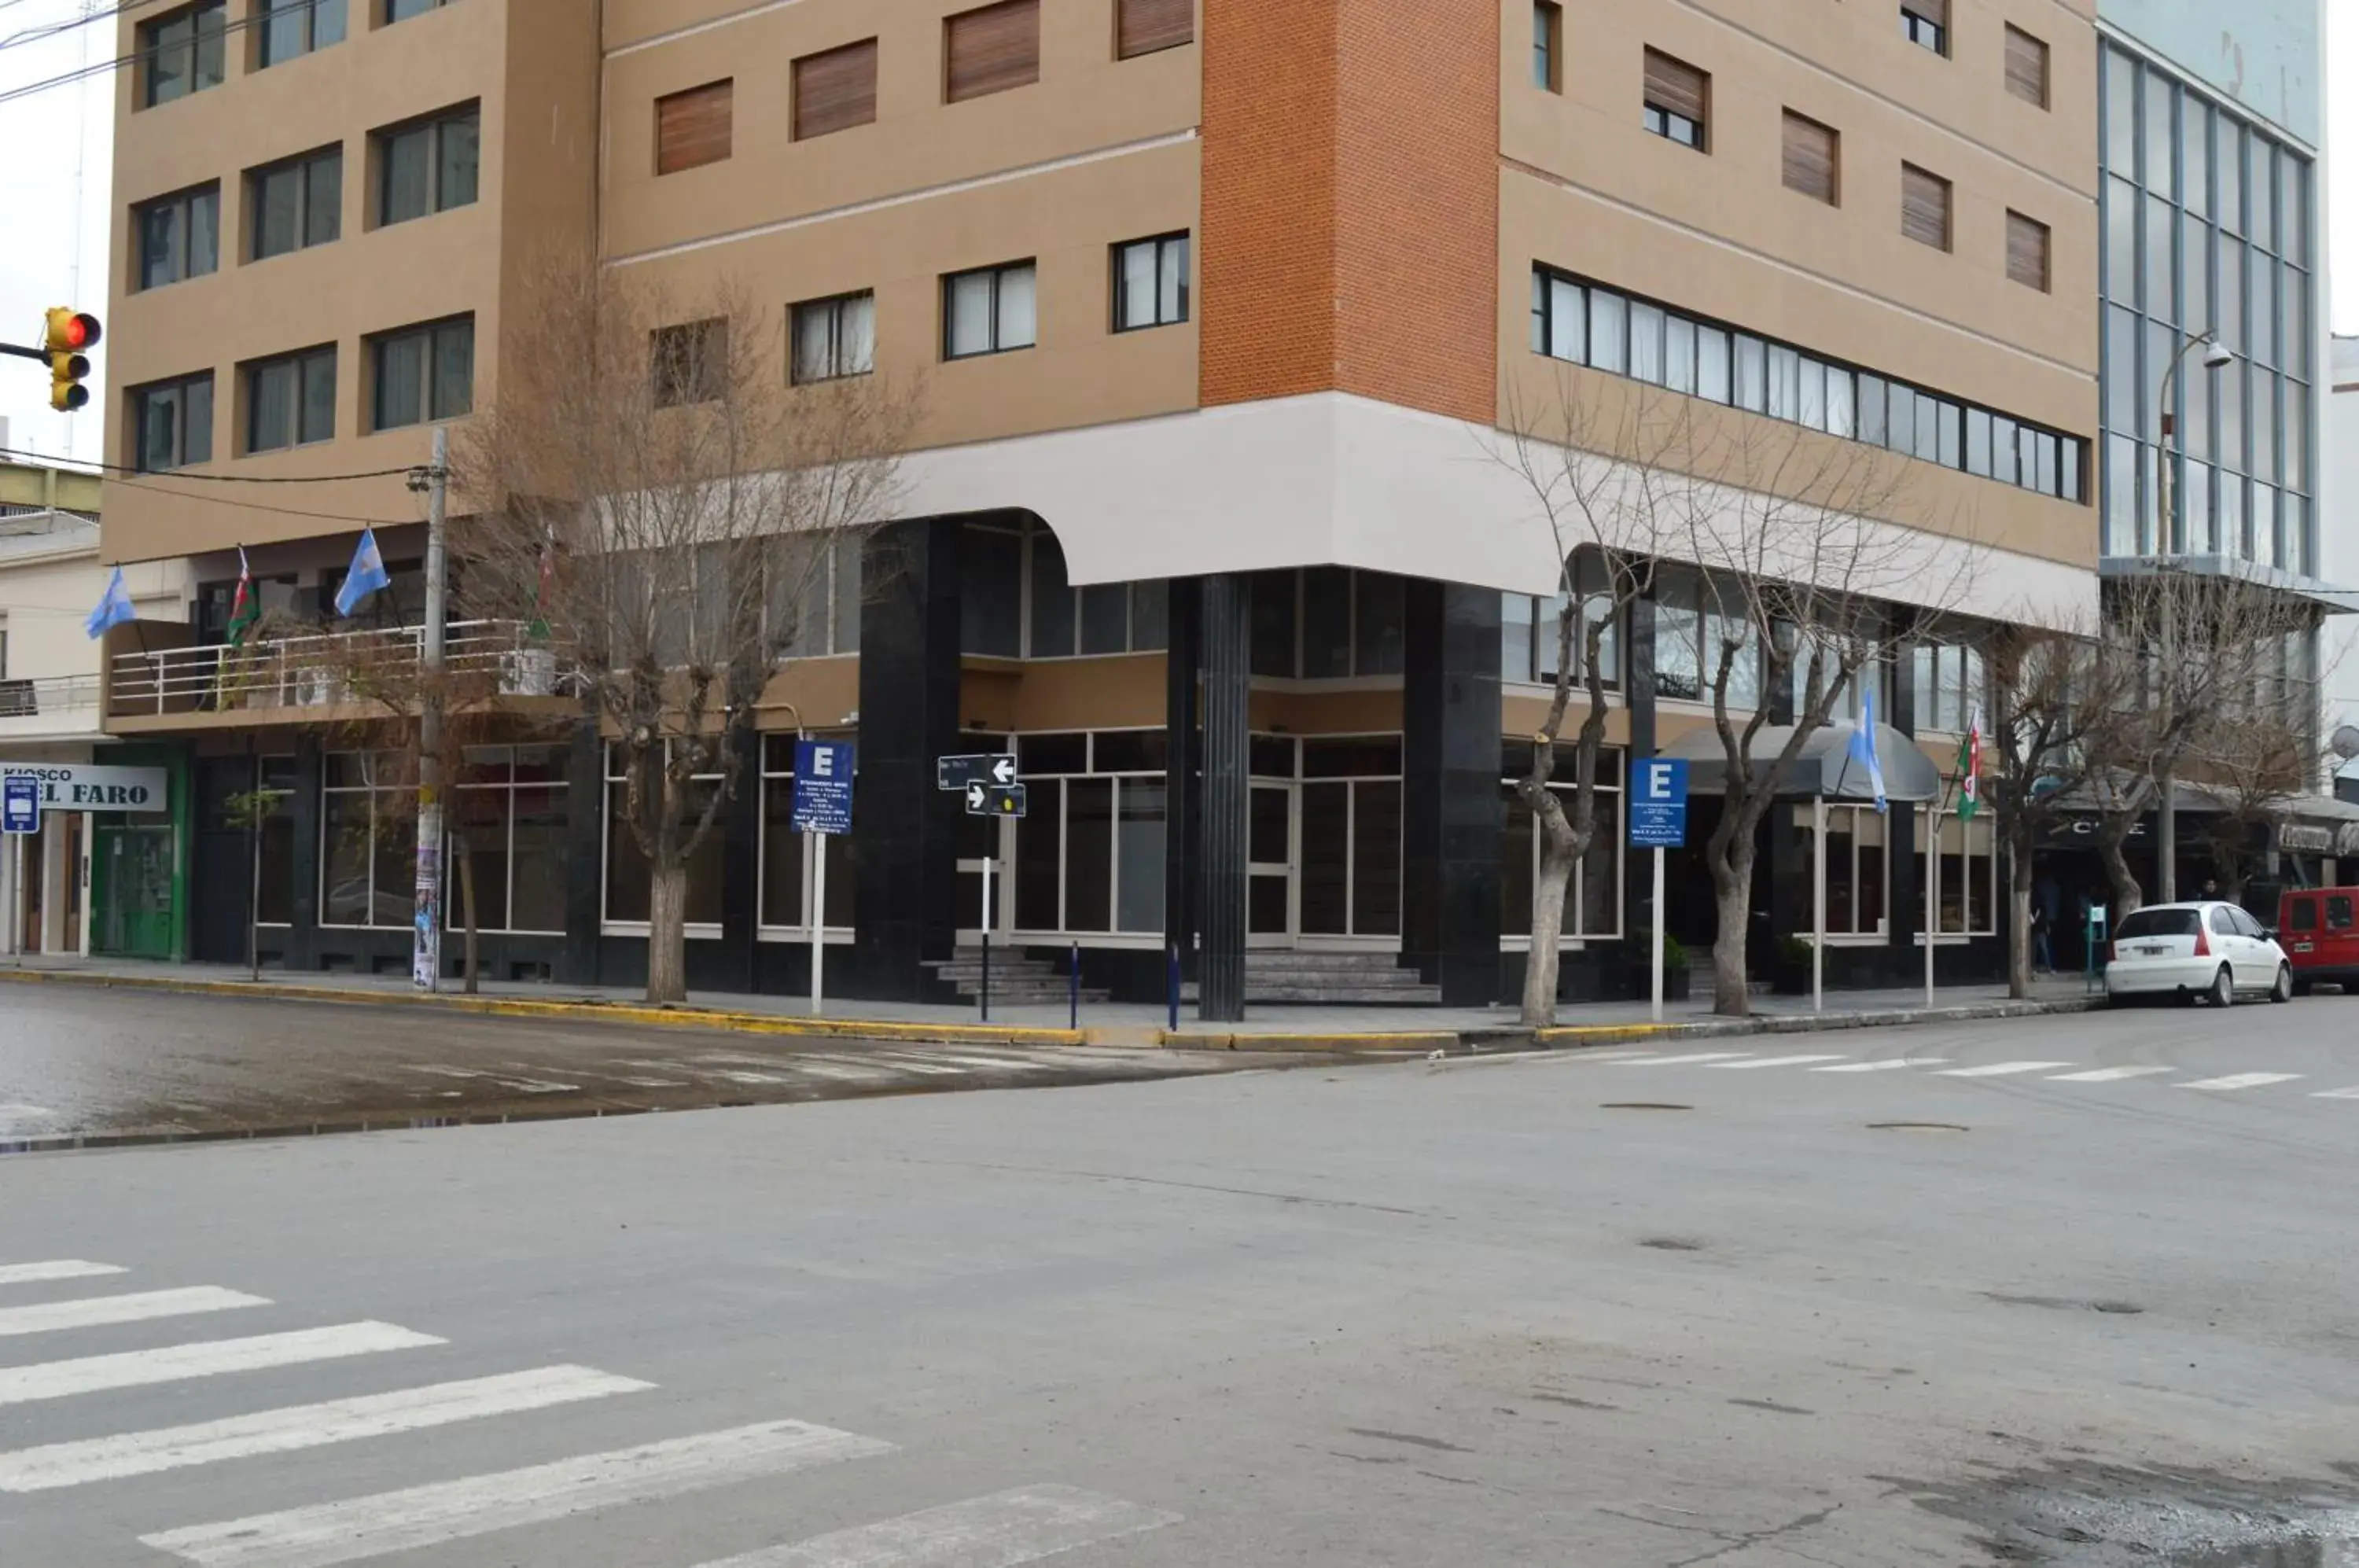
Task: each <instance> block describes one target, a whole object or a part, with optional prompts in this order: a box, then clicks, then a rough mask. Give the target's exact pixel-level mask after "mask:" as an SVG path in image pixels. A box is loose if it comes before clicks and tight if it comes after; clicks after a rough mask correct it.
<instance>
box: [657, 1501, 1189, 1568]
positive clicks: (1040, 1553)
mask: <svg viewBox="0 0 2359 1568" xmlns="http://www.w3.org/2000/svg"><path fill="white" fill-rule="evenodd" d="M1179 1522H1180V1516H1179V1515H1178V1514H1174V1513H1166V1512H1164V1511H1163V1510H1162V1509H1160V1508H1141V1507H1139V1506H1138V1505H1137V1504H1136V1503H1126V1502H1124V1501H1123V1500H1122V1499H1121V1498H1120V1497H1103V1496H1101V1495H1099V1494H1098V1493H1095V1492H1084V1491H1082V1490H1081V1489H1079V1488H1078V1487H1073V1486H1021V1487H1018V1488H1016V1490H1014V1491H1012V1492H1000V1493H996V1494H995V1495H993V1496H991V1497H973V1498H970V1499H969V1500H967V1501H966V1502H962V1503H951V1504H949V1505H947V1506H945V1507H942V1508H926V1509H924V1510H922V1511H920V1512H918V1513H914V1514H904V1515H902V1516H901V1517H900V1518H899V1519H886V1520H885V1521H883V1522H882V1523H879V1524H871V1525H862V1526H860V1527H858V1528H857V1529H853V1530H835V1531H832V1532H831V1533H829V1534H827V1535H820V1536H813V1537H812V1538H811V1539H810V1540H809V1541H801V1542H799V1543H797V1544H796V1545H793V1546H780V1547H774V1548H772V1549H770V1550H769V1551H766V1552H747V1553H746V1554H745V1555H744V1556H743V1557H731V1558H727V1559H725V1560H723V1561H722V1562H718V1563H705V1564H704V1565H703V1568H1017V1565H1018V1564H1021V1563H1038V1561H1039V1560H1040V1559H1042V1558H1044V1557H1054V1556H1055V1555H1057V1554H1058V1553H1059V1552H1071V1551H1072V1550H1074V1549H1075V1548H1076V1547H1082V1546H1090V1545H1093V1544H1095V1543H1096V1542H1098V1541H1112V1540H1114V1539H1115V1538H1117V1537H1120V1536H1125V1535H1137V1534H1140V1533H1141V1532H1143V1531H1146V1530H1160V1529H1162V1528H1163V1527H1164V1526H1165V1525H1168V1524H1177V1523H1179Z"/></svg>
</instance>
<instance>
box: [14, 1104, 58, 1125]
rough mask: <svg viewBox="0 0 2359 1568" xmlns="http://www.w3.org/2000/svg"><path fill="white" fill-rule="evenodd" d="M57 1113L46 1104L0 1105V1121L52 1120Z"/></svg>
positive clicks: (55, 1117)
mask: <svg viewBox="0 0 2359 1568" xmlns="http://www.w3.org/2000/svg"><path fill="white" fill-rule="evenodd" d="M57 1115H58V1113H57V1112H55V1111H53V1110H51V1109H49V1106H47V1105H0V1123H5V1122H45V1121H54V1120H56V1119H57Z"/></svg>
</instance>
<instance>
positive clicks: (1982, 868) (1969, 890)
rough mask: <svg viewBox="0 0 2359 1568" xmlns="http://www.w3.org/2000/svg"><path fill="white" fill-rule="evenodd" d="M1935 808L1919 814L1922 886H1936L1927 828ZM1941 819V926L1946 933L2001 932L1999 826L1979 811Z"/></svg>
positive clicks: (1920, 875) (1929, 887)
mask: <svg viewBox="0 0 2359 1568" xmlns="http://www.w3.org/2000/svg"><path fill="white" fill-rule="evenodd" d="M1930 814H1931V813H1930V812H1927V811H1919V812H1918V813H1917V842H1916V846H1915V847H1916V852H1917V874H1918V876H1919V878H1920V880H1919V884H1918V885H1919V887H1923V888H1925V890H1926V892H1927V893H1929V894H1930V893H1931V892H1933V891H1934V889H1933V887H1931V885H1930V883H1927V882H1925V881H1923V880H1921V878H1923V877H1924V876H1925V875H1926V866H1925V829H1926V820H1925V819H1926V818H1927V817H1928V816H1929V815H1930ZM1940 822H1941V838H1940V844H1941V886H1940V899H1941V905H1940V922H1939V924H1938V925H1937V926H1936V928H1935V929H1936V930H1938V931H1940V933H1941V935H1943V936H1992V935H1995V934H1996V932H1997V931H1998V855H1997V853H1996V843H1997V835H1996V828H1995V823H1993V822H1992V821H1991V819H1990V817H1989V816H1988V815H1987V814H1986V813H1985V814H1978V815H1975V816H1973V817H1969V818H1964V819H1961V818H1958V817H1955V816H1944V817H1942V818H1941V819H1940Z"/></svg>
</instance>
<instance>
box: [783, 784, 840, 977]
mask: <svg viewBox="0 0 2359 1568" xmlns="http://www.w3.org/2000/svg"><path fill="white" fill-rule="evenodd" d="M853 762H854V754H853V749H852V746H851V744H850V743H849V742H846V741H833V740H809V739H798V740H796V742H795V799H794V808H793V811H792V812H791V814H790V815H789V817H788V825H789V826H791V827H792V828H793V829H794V831H795V832H797V833H800V834H802V835H803V855H804V857H805V858H806V859H808V860H809V861H810V867H811V909H810V944H811V960H810V963H811V1016H812V1017H814V1018H816V1017H818V1016H819V1012H820V1008H821V1006H822V1005H823V1004H824V1002H825V999H826V987H825V984H824V978H823V977H824V975H825V973H826V969H827V946H826V932H827V844H826V841H827V840H828V839H829V838H830V837H832V836H834V835H835V834H838V833H850V832H851V831H852V779H853Z"/></svg>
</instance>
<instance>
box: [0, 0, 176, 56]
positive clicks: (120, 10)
mask: <svg viewBox="0 0 2359 1568" xmlns="http://www.w3.org/2000/svg"><path fill="white" fill-rule="evenodd" d="M162 4H163V0H120V3H119V4H117V5H110V6H108V7H107V8H106V9H105V10H103V11H84V12H83V13H82V15H81V16H76V17H74V18H72V19H71V21H64V22H44V23H42V24H41V25H40V26H38V27H27V28H25V29H24V30H23V31H21V32H15V33H11V34H9V35H8V36H7V37H6V38H0V49H15V48H16V46H17V45H19V44H29V43H38V42H39V41H40V40H41V39H43V38H55V37H57V36H58V35H59V34H60V33H70V32H71V31H73V30H74V29H75V28H76V27H88V26H89V25H90V24H91V23H92V22H106V21H113V20H114V19H115V18H116V17H118V16H129V15H130V14H131V13H132V12H134V11H138V10H144V9H145V8H147V6H150V5H162Z"/></svg>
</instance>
